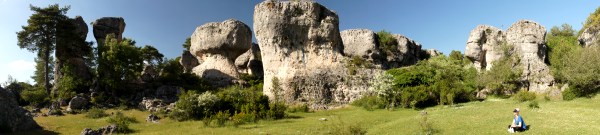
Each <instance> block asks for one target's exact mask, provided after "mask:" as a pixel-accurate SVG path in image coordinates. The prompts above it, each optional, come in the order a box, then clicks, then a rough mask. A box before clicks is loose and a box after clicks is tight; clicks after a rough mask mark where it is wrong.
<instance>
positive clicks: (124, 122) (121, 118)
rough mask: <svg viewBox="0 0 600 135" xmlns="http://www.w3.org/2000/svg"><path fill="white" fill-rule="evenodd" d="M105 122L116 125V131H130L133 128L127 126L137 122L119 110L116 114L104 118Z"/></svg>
mask: <svg viewBox="0 0 600 135" xmlns="http://www.w3.org/2000/svg"><path fill="white" fill-rule="evenodd" d="M106 122H108V123H110V124H115V125H117V133H131V132H133V130H132V129H131V128H129V124H131V123H138V121H137V120H135V118H133V117H128V116H125V115H124V114H123V113H121V112H117V113H116V114H114V115H112V116H110V117H109V118H108V119H106Z"/></svg>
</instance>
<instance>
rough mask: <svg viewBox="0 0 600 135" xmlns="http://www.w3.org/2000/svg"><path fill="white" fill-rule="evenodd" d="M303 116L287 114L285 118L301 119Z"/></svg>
mask: <svg viewBox="0 0 600 135" xmlns="http://www.w3.org/2000/svg"><path fill="white" fill-rule="evenodd" d="M302 118H304V117H302V116H296V115H288V116H286V117H285V119H302Z"/></svg>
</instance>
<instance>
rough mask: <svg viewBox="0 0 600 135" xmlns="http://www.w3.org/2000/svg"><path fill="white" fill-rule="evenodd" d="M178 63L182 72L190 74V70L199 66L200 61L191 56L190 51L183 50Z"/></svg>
mask: <svg viewBox="0 0 600 135" xmlns="http://www.w3.org/2000/svg"><path fill="white" fill-rule="evenodd" d="M179 63H180V64H181V66H183V70H184V72H186V73H190V72H192V69H194V67H196V66H198V65H200V63H202V61H200V60H199V59H198V58H196V57H195V56H194V55H192V53H190V51H187V50H184V51H183V53H181V59H180V60H179Z"/></svg>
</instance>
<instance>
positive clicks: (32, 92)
mask: <svg viewBox="0 0 600 135" xmlns="http://www.w3.org/2000/svg"><path fill="white" fill-rule="evenodd" d="M21 98H22V99H23V100H25V101H27V102H29V103H30V104H31V105H33V106H37V105H39V104H41V103H45V102H48V101H50V99H49V98H48V93H46V90H44V88H42V87H31V89H28V90H23V91H22V92H21Z"/></svg>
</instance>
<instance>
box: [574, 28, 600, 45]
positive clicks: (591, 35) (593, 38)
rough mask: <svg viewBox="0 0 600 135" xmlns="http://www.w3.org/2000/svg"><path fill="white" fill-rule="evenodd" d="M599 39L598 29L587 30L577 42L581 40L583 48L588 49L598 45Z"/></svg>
mask: <svg viewBox="0 0 600 135" xmlns="http://www.w3.org/2000/svg"><path fill="white" fill-rule="evenodd" d="M599 37H600V30H599V29H598V28H585V29H584V30H583V32H582V33H581V35H579V37H578V38H577V40H579V44H581V45H582V46H584V47H588V46H593V45H598V40H600V38H599Z"/></svg>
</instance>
